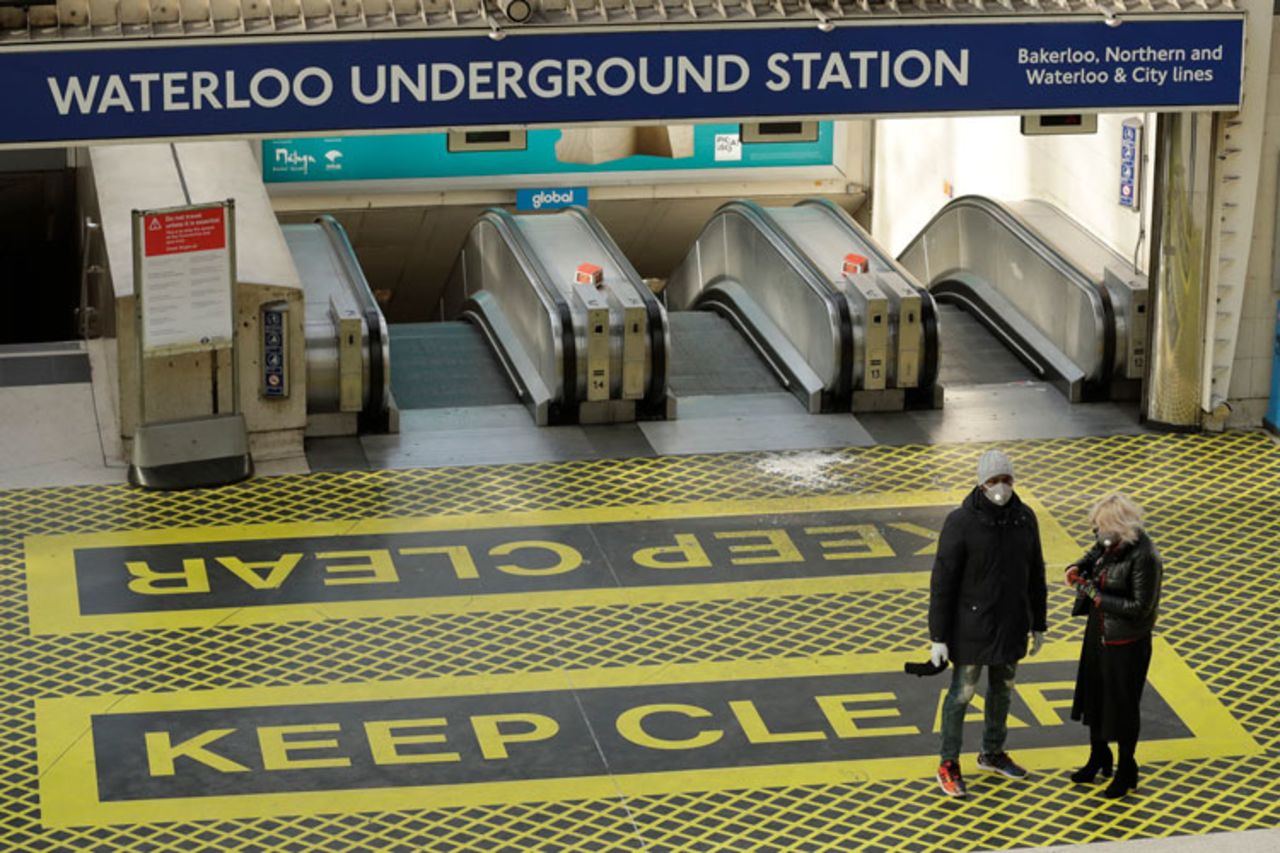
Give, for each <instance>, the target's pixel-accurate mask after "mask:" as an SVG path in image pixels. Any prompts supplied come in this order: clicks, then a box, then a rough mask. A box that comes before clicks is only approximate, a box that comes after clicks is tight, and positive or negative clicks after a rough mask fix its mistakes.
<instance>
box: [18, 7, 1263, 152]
mask: <svg viewBox="0 0 1280 853" xmlns="http://www.w3.org/2000/svg"><path fill="white" fill-rule="evenodd" d="M1243 47H1244V19H1243V17H1242V16H1239V15H1223V16H1205V15H1182V16H1177V17H1170V18H1148V17H1141V18H1130V19H1126V20H1125V21H1124V22H1123V25H1122V26H1118V27H1112V26H1107V25H1106V23H1105V22H1104V21H1102V20H1100V19H1095V20H1081V19H1079V18H1058V19H1049V20H1037V21H1027V20H1025V19H1019V20H1016V21H1014V20H1008V19H1004V20H999V19H996V20H974V19H972V18H970V19H966V20H964V21H963V22H960V21H957V22H954V23H938V22H936V21H933V22H928V23H919V24H913V23H908V22H904V21H894V22H892V23H891V24H885V23H881V22H852V23H841V24H839V25H837V26H836V27H835V28H834V29H833V30H832V31H831V32H822V31H820V30H819V29H818V28H817V27H815V26H813V25H812V24H804V25H795V24H788V25H782V24H779V25H777V26H717V27H715V28H701V27H698V28H681V29H647V30H645V29H641V30H628V31H609V30H595V31H583V32H571V33H566V32H563V31H560V32H555V33H538V32H535V31H533V30H530V31H526V32H511V31H509V35H508V37H507V38H505V39H503V40H501V41H494V40H492V39H489V38H486V37H484V36H481V35H472V34H466V35H459V34H449V33H426V32H424V33H419V34H413V35H407V34H405V33H403V32H397V33H394V34H387V36H383V35H381V34H378V33H369V32H361V33H360V34H359V35H354V34H352V35H333V36H306V37H297V38H289V37H278V36H272V37H258V38H252V39H248V40H245V39H240V40H236V41H234V42H233V41H221V40H218V39H191V40H185V39H184V40H180V41H177V42H175V41H172V40H165V41H160V40H155V41H153V42H149V43H143V42H138V43H132V42H126V43H120V42H116V43H113V44H112V45H111V47H110V49H103V45H101V44H98V45H94V46H92V47H90V46H87V45H86V46H83V47H82V46H71V45H68V46H62V45H59V46H57V47H53V46H50V45H47V44H45V45H39V46H28V45H21V46H15V47H4V48H0V109H2V110H3V114H4V115H5V116H6V120H5V121H4V122H3V123H2V124H0V144H15V143H41V142H70V141H84V140H111V139H142V138H172V137H193V136H216V135H236V136H245V135H275V136H279V135H284V134H307V133H334V132H341V131H346V130H391V129H431V128H445V127H475V126H485V125H498V126H538V125H544V126H556V127H562V126H565V125H571V124H590V123H618V122H631V123H637V122H670V121H680V122H683V121H697V120H714V119H725V118H735V119H739V118H770V117H782V116H787V117H806V118H812V117H816V118H835V117H842V116H848V117H856V116H892V115H927V114H931V113H964V112H970V113H993V112H1040V111H1052V110H1074V111H1107V110H1162V109H1235V108H1237V107H1238V106H1239V103H1240V95H1241V84H1242V74H1243V70H1242V69H1243V62H1242V58H1243Z"/></svg>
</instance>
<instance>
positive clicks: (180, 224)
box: [134, 202, 235, 355]
mask: <svg viewBox="0 0 1280 853" xmlns="http://www.w3.org/2000/svg"><path fill="white" fill-rule="evenodd" d="M232 220H233V216H232V208H231V204H230V203H229V202H219V203H216V204H199V205H190V206H186V207H178V208H168V209H165V210H150V211H135V212H134V258H135V267H136V268H135V274H134V289H135V294H136V296H137V297H138V304H139V326H138V332H139V337H140V341H141V347H142V352H143V354H144V355H151V354H157V353H177V352H190V351H205V350H209V349H222V348H225V347H229V346H231V343H232V335H233V333H234V322H235V321H234V299H233V292H234V290H233V288H234V284H235V278H234V252H233V248H234V247H233V240H234V235H233V231H232Z"/></svg>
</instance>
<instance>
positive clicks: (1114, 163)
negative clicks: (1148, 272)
mask: <svg viewBox="0 0 1280 853" xmlns="http://www.w3.org/2000/svg"><path fill="white" fill-rule="evenodd" d="M1129 117H1130V116H1124V115H1100V116H1098V130H1097V132H1096V133H1088V134H1069V135H1060V136H1023V135H1022V132H1021V130H1020V118H1019V117H1018V116H991V117H976V118H941V119H896V120H887V121H880V122H878V123H877V127H876V145H875V151H876V156H875V181H874V185H873V191H872V209H871V221H872V232H873V233H874V235H875V236H876V237H877V238H878V239H879V240H881V242H883V243H884V244H885V246H886V247H887V248H888V249H889V250H890V251H892V252H893V253H894V254H897V253H899V252H901V251H902V250H903V249H904V248H906V245H907V244H908V243H909V242H910V241H911V240H912V239H913V238H914V237H915V236H916V234H918V233H919V232H920V229H922V228H923V227H924V226H925V225H926V224H927V223H928V221H929V219H930V218H931V217H932V216H933V215H934V214H935V213H937V212H938V210H940V209H941V208H942V206H943V205H945V204H946V203H947V202H948V201H950V200H951V199H952V198H955V197H959V196H962V195H985V196H989V197H991V198H994V199H997V200H999V201H1020V200H1022V199H1028V198H1034V199H1039V200H1041V201H1047V202H1050V203H1052V204H1054V205H1056V206H1057V207H1059V208H1060V209H1062V210H1063V211H1065V212H1066V213H1067V214H1068V215H1069V216H1071V217H1072V218H1074V219H1075V220H1076V221H1077V222H1079V223H1081V224H1082V225H1084V226H1086V227H1087V228H1089V229H1090V230H1092V231H1093V233H1094V234H1096V235H1097V236H1098V238H1099V239H1101V240H1102V241H1103V242H1105V243H1106V244H1107V245H1109V246H1111V247H1112V248H1113V249H1115V250H1116V251H1118V252H1119V253H1120V254H1121V255H1123V256H1125V257H1127V258H1132V257H1133V256H1134V249H1135V247H1136V246H1137V243H1138V239H1139V235H1140V233H1142V231H1143V228H1144V225H1145V223H1146V222H1147V220H1148V218H1149V213H1148V212H1149V211H1150V193H1149V190H1150V185H1151V181H1150V180H1149V176H1150V168H1149V167H1150V162H1148V164H1147V166H1148V168H1147V170H1146V174H1145V175H1144V177H1146V178H1148V180H1145V181H1144V196H1145V197H1144V199H1143V204H1142V207H1141V210H1140V211H1139V212H1134V211H1132V210H1129V209H1128V208H1123V207H1121V206H1120V204H1119V203H1118V199H1119V183H1120V178H1119V175H1120V125H1121V122H1122V121H1124V119H1126V118H1129ZM1134 117H1141V118H1142V119H1143V120H1144V123H1145V126H1146V129H1147V132H1146V134H1145V135H1144V138H1145V139H1146V140H1147V142H1148V144H1147V150H1148V152H1150V150H1151V145H1150V143H1151V140H1152V139H1153V138H1154V136H1155V133H1154V131H1155V119H1154V116H1134ZM1138 261H1139V268H1140V269H1145V267H1146V265H1147V258H1146V257H1145V248H1144V249H1143V251H1142V252H1140V253H1139V258H1138Z"/></svg>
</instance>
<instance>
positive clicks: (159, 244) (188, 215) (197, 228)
mask: <svg viewBox="0 0 1280 853" xmlns="http://www.w3.org/2000/svg"><path fill="white" fill-rule="evenodd" d="M142 230H143V232H144V233H145V234H146V239H145V241H144V243H143V252H144V254H145V255H146V257H148V258H153V257H156V256H158V255H176V254H180V253H183V252H205V251H209V250H211V249H225V248H226V246H227V226H226V219H225V211H224V209H223V207H222V205H217V206H215V207H201V208H197V209H195V210H179V211H175V212H173V213H149V214H147V215H146V216H145V217H144V218H143V223H142Z"/></svg>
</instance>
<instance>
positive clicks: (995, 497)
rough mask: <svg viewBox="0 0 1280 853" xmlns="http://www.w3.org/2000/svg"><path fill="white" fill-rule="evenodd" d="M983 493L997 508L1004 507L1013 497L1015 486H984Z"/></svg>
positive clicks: (1006, 484)
mask: <svg viewBox="0 0 1280 853" xmlns="http://www.w3.org/2000/svg"><path fill="white" fill-rule="evenodd" d="M982 490H983V492H985V493H986V496H987V500H989V501H991V502H992V503H993V504H995V505H996V506H1004V505H1005V504H1007V503H1008V502H1009V498H1011V497H1013V486H1011V485H1009V484H1008V483H996V484H995V485H992V486H983V487H982Z"/></svg>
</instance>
